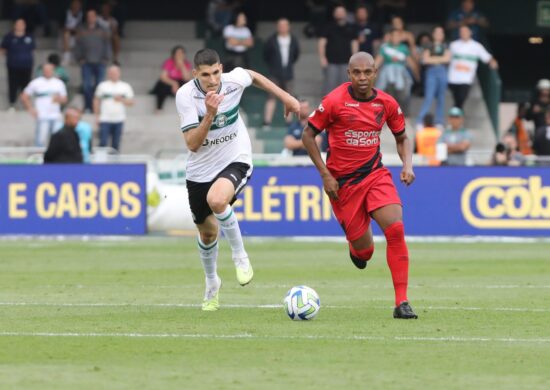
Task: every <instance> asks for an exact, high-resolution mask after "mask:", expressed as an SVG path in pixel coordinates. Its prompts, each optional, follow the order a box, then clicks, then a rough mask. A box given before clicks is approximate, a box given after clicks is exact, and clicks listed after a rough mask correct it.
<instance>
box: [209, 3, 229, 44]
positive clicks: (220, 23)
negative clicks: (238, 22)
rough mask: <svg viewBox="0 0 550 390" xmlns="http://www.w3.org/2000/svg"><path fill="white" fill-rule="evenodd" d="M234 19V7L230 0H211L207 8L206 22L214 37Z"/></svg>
mask: <svg viewBox="0 0 550 390" xmlns="http://www.w3.org/2000/svg"><path fill="white" fill-rule="evenodd" d="M231 19H233V7H232V4H231V2H230V1H228V0H210V2H209V3H208V7H207V9H206V22H207V24H208V28H209V29H210V33H211V34H212V36H214V37H219V36H221V34H222V31H223V29H224V28H225V26H227V25H229V23H231Z"/></svg>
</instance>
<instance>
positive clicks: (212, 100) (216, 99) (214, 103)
mask: <svg viewBox="0 0 550 390" xmlns="http://www.w3.org/2000/svg"><path fill="white" fill-rule="evenodd" d="M223 98H224V95H218V94H217V93H216V92H214V91H209V92H207V93H206V99H205V100H204V104H206V111H208V113H209V114H211V115H216V114H217V113H218V107H219V106H220V103H221V102H222V100H223Z"/></svg>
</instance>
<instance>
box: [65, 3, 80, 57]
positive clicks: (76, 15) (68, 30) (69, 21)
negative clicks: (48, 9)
mask: <svg viewBox="0 0 550 390" xmlns="http://www.w3.org/2000/svg"><path fill="white" fill-rule="evenodd" d="M83 18H84V13H83V11H82V0H72V1H71V4H70V5H69V8H68V9H67V11H66V12H65V18H64V20H63V65H69V64H70V63H71V51H72V49H73V47H74V43H75V37H76V30H77V28H78V26H79V25H80V24H81V23H82V21H83Z"/></svg>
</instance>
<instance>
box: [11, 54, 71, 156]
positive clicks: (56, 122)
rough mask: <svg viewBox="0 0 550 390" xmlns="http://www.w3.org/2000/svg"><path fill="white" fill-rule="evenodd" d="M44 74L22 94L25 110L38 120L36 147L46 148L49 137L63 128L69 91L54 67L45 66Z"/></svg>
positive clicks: (43, 68) (32, 82) (50, 65)
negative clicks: (64, 107)
mask: <svg viewBox="0 0 550 390" xmlns="http://www.w3.org/2000/svg"><path fill="white" fill-rule="evenodd" d="M42 74H43V76H40V77H37V78H35V79H34V80H33V81H31V82H30V83H29V85H27V87H26V88H25V89H24V90H23V93H22V94H21V101H22V102H23V104H24V105H25V108H26V109H27V111H28V112H29V113H30V114H31V115H32V117H33V118H34V119H36V133H35V142H34V144H35V145H36V146H45V145H46V143H47V142H48V139H49V137H50V136H51V135H52V134H53V133H55V132H56V131H57V130H58V129H59V128H60V127H61V105H62V104H65V103H67V89H66V88H65V84H64V83H63V81H61V80H60V79H58V78H57V77H55V68H54V66H53V65H52V64H44V65H43V66H42ZM33 99H34V102H33V101H32V100H33ZM33 103H34V104H33Z"/></svg>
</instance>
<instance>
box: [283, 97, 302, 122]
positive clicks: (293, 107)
mask: <svg viewBox="0 0 550 390" xmlns="http://www.w3.org/2000/svg"><path fill="white" fill-rule="evenodd" d="M284 105H285V118H287V119H288V116H289V115H290V113H292V112H294V113H296V117H297V118H298V119H300V102H299V101H298V100H297V99H296V98H295V97H292V96H290V95H288V97H287V99H285V101H284Z"/></svg>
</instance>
